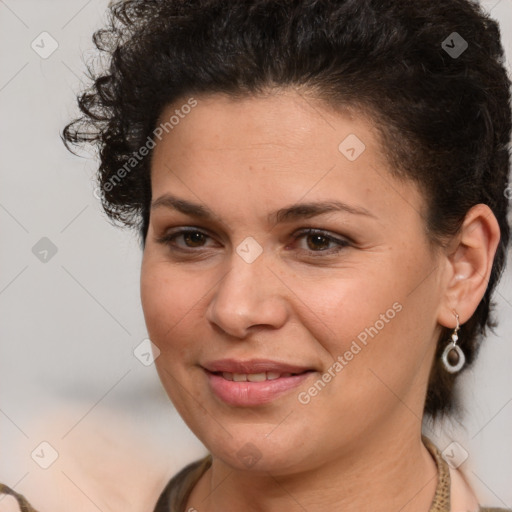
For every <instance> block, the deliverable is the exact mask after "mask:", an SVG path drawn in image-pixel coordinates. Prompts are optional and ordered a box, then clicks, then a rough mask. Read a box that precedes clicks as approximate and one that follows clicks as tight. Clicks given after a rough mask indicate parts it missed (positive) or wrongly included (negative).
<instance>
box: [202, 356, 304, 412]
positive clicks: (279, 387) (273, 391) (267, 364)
mask: <svg viewBox="0 0 512 512" xmlns="http://www.w3.org/2000/svg"><path fill="white" fill-rule="evenodd" d="M203 369H204V371H205V373H206V375H207V377H208V382H209V385H210V389H211V391H212V392H213V393H214V394H215V395H216V396H217V397H218V398H220V399H221V400H222V401H223V402H225V403H227V404H229V405H232V406H236V407H251V406H257V405H262V404H266V403H269V402H272V401H274V400H275V399H277V398H278V397H280V396H281V395H283V394H285V393H287V392H289V391H291V390H292V389H293V388H296V387H297V386H299V385H300V384H301V383H303V382H304V380H306V379H307V378H309V376H310V375H311V373H312V372H313V371H314V370H313V369H311V368H308V367H305V366H300V365H291V364H286V363H281V362H278V361H271V360H265V359H252V360H250V361H238V360H234V359H223V360H218V361H213V362H209V363H205V364H204V365H203Z"/></svg>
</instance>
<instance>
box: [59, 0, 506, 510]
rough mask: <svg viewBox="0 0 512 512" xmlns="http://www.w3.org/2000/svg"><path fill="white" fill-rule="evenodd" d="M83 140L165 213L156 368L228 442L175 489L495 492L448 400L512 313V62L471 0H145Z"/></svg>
mask: <svg viewBox="0 0 512 512" xmlns="http://www.w3.org/2000/svg"><path fill="white" fill-rule="evenodd" d="M110 12H111V17H110V25H109V27H108V28H106V29H104V30H100V31H98V32H97V33H96V34H95V38H94V39H95V42H96V44H97V46H98V48H99V49H100V50H102V51H103V52H105V53H106V54H107V56H111V57H112V58H111V61H110V67H109V68H108V71H106V72H105V71H103V72H100V73H98V74H96V75H93V76H94V84H93V86H92V88H91V89H90V90H89V91H87V92H86V93H84V94H83V95H82V96H81V97H80V100H79V104H80V108H81V110H82V112H83V117H82V118H80V119H79V120H77V121H75V122H73V123H70V124H69V125H68V126H67V127H66V128H65V130H64V133H63V137H64V140H65V142H66V143H67V144H77V145H78V144H83V143H92V144H96V145H97V147H98V148H99V149H100V150H101V152H100V156H101V163H100V167H99V173H98V179H99V188H98V193H99V194H100V195H101V198H102V201H103V206H104V208H105V210H106V212H107V213H108V214H109V215H110V217H111V218H112V219H113V220H116V221H120V222H122V223H124V224H126V225H130V226H134V227H136V228H137V229H138V230H139V233H140V235H141V240H142V245H143V251H144V252H143V263H142V269H141V297H142V305H143V311H144V315H145V319H146V324H147V328H148V332H149V336H150V338H151V340H152V342H153V344H154V347H153V349H154V353H155V357H156V361H155V363H156V366H157V369H158V373H159V376H160V378H161V381H162V384H163V386H164V387H165V389H166V391H167V393H168V395H169V397H170V398H171V400H172V402H173V404H174V406H175V407H176V409H177V410H178V412H179V413H180V414H181V416H182V417H183V419H184V420H185V422H186V423H187V424H188V426H189V427H190V428H191V430H192V431H193V432H194V433H195V434H196V435H197V437H198V438H199V439H200V440H201V441H202V442H203V443H204V445H205V446H206V447H207V448H208V450H209V452H210V455H208V457H206V458H205V459H203V460H200V461H197V462H196V463H193V464H191V465H190V466H188V467H186V468H185V469H183V470H182V471H181V472H180V473H179V474H178V475H176V476H175V477H174V478H173V479H172V480H171V481H170V482H169V484H168V485H167V486H166V487H165V489H163V490H162V494H161V496H160V498H159V499H158V503H157V504H156V506H155V512H163V511H173V512H183V511H195V510H197V511H199V512H203V511H204V512H207V511H208V512H217V511H225V510H258V511H272V510H277V509H283V508H285V509H286V510H293V511H295V510H297V511H298V510H308V511H309V512H313V511H316V510H320V509H322V510H325V509H326V508H330V509H331V510H345V511H350V510H358V511H359V510H376V509H378V510H383V511H396V510H400V511H402V512H410V511H415V512H418V511H425V512H427V511H452V512H454V511H457V512H460V511H477V510H498V509H489V508H483V507H481V506H480V504H479V503H478V499H477V497H476V496H475V493H474V492H473V490H472V489H471V488H470V486H469V484H468V483H467V482H466V481H465V479H464V477H463V475H462V473H460V472H459V471H458V470H456V469H453V467H452V466H450V465H448V464H447V462H446V461H445V458H446V457H445V458H443V456H442V455H441V452H440V450H439V449H438V448H437V447H436V446H434V444H433V443H432V442H431V441H430V440H429V438H428V436H424V435H422V420H423V418H424V417H427V416H428V417H433V418H438V417H441V416H442V415H445V414H454V413H456V411H457V401H456V400H457V396H456V394H455V388H454V384H455V382H456V379H457V378H458V376H459V375H460V373H461V372H463V371H464V370H465V369H467V368H468V367H469V366H470V365H471V363H472V362H473V361H474V359H475V357H476V354H477V350H478V347H479V344H480V342H481V339H482V337H483V336H484V335H485V334H486V328H487V327H492V326H493V325H494V323H493V322H494V320H493V319H492V315H491V313H492V304H491V297H492V294H493V291H494V289H495V287H496V284H497V282H498V280H499V277H500V275H501V273H502V271H503V267H504V261H505V255H506V249H507V245H508V240H509V226H508V224H507V219H506V215H507V209H508V202H507V197H506V194H505V191H506V188H507V184H508V170H509V153H508V149H507V148H508V146H507V145H508V143H509V140H510V130H511V125H510V121H511V112H510V104H509V101H510V95H509V86H510V82H509V79H508V77H507V74H506V71H505V69H504V67H503V65H502V58H503V51H502V48H501V44H500V37H499V30H498V26H497V24H496V23H495V22H493V21H492V20H490V19H489V18H487V17H486V16H485V15H484V14H483V13H482V11H481V10H480V9H479V8H478V6H477V5H475V4H474V3H472V2H470V1H468V0H450V1H449V2H446V1H441V0H415V1H414V2H410V1H402V0H393V1H388V2H381V1H380V0H357V1H356V0H338V1H328V0H325V1H322V2H320V1H316V0H303V1H300V2H291V1H283V0H281V1H278V0H249V1H248V0H244V1H231V2H223V1H222V0H197V1H195V2H182V1H178V0H175V1H171V0H144V1H142V0H134V1H123V2H118V3H115V4H113V5H112V6H111V11H110Z"/></svg>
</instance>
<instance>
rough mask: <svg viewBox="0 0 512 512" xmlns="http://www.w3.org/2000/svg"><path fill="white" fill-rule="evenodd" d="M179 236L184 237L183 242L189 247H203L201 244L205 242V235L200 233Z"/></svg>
mask: <svg viewBox="0 0 512 512" xmlns="http://www.w3.org/2000/svg"><path fill="white" fill-rule="evenodd" d="M178 236H183V240H184V241H185V244H186V245H187V247H201V244H202V243H204V241H205V235H204V233H201V232H199V231H190V232H185V233H182V234H181V235H178Z"/></svg>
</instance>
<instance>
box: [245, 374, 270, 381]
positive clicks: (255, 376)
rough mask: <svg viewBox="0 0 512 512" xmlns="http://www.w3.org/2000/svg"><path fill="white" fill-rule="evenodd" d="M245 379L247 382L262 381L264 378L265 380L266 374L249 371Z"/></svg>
mask: <svg viewBox="0 0 512 512" xmlns="http://www.w3.org/2000/svg"><path fill="white" fill-rule="evenodd" d="M247 380H248V381H249V382H263V381H264V380H267V375H266V374H265V372H263V373H249V374H248V375H247Z"/></svg>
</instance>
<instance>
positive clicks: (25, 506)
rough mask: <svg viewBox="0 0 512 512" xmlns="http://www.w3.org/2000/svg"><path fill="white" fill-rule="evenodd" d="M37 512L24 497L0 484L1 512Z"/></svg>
mask: <svg viewBox="0 0 512 512" xmlns="http://www.w3.org/2000/svg"><path fill="white" fill-rule="evenodd" d="M20 511H21V512H37V510H36V509H35V508H34V507H32V505H31V504H30V503H29V502H28V501H27V500H26V499H25V497H24V496H22V495H21V494H19V493H17V492H16V491H14V490H13V489H11V488H10V487H8V486H7V485H5V484H2V483H0V512H20Z"/></svg>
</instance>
